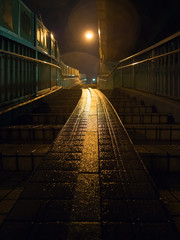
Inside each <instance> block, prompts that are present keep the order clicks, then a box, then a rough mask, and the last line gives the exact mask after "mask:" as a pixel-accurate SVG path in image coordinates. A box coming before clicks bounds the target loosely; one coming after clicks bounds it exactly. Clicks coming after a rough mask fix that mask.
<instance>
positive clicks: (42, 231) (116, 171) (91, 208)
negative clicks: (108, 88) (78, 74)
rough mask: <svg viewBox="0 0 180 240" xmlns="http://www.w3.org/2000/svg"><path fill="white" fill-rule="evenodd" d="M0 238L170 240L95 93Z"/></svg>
mask: <svg viewBox="0 0 180 240" xmlns="http://www.w3.org/2000/svg"><path fill="white" fill-rule="evenodd" d="M0 236H1V239H38V240H39V239H59V240H61V239H68V240H75V239H82V240H100V239H103V240H110V239H126V240H127V239H128V240H129V239H133V240H134V239H153V240H154V239H158V240H161V239H163V240H164V239H165V240H166V239H168V240H174V239H178V237H177V233H176V229H175V227H174V225H173V222H172V221H171V219H170V218H169V216H168V214H167V212H166V210H165V208H164V206H163V205H162V202H161V201H160V200H159V195H158V193H157V191H156V187H155V185H154V184H153V182H152V181H151V178H150V176H149V174H148V173H147V171H146V169H145V167H144V165H143V163H142V161H141V159H140V158H139V156H138V154H137V153H136V151H135V149H134V147H133V145H132V143H131V141H130V139H129V137H128V135H127V133H126V130H125V129H124V127H123V125H122V123H121V121H120V120H119V118H118V116H117V115H116V113H115V112H114V110H113V108H112V107H111V105H110V103H109V102H108V100H107V99H106V98H105V97H104V96H103V94H102V93H100V92H99V91H98V90H92V89H90V90H88V89H83V92H82V97H81V99H80V101H79V103H78V105H77V107H76V109H75V110H74V112H73V114H72V115H71V117H70V118H69V120H68V121H67V123H66V124H65V126H64V128H63V129H62V130H61V132H60V133H59V135H58V136H57V138H56V140H55V141H54V143H53V144H52V146H51V148H50V150H49V152H48V153H47V154H46V155H45V156H44V158H43V160H42V162H41V164H40V165H39V167H38V169H37V170H36V171H35V172H34V173H33V174H32V176H31V178H30V180H29V182H28V184H27V185H26V187H25V189H24V191H23V192H22V194H21V195H20V197H19V199H18V201H16V203H15V205H14V207H13V208H12V210H11V211H10V214H8V216H7V218H6V219H5V221H4V223H3V225H2V227H1V229H0Z"/></svg>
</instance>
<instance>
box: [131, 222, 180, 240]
mask: <svg viewBox="0 0 180 240" xmlns="http://www.w3.org/2000/svg"><path fill="white" fill-rule="evenodd" d="M134 228H135V231H136V233H135V238H133V239H136V240H139V239H147V240H152V239H153V240H170V239H171V240H177V239H178V238H177V235H176V232H175V229H174V228H173V226H172V225H171V224H170V223H143V224H140V225H136V227H134Z"/></svg>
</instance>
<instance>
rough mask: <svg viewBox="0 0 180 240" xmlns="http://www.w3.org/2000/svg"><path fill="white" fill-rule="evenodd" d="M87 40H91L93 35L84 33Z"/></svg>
mask: <svg viewBox="0 0 180 240" xmlns="http://www.w3.org/2000/svg"><path fill="white" fill-rule="evenodd" d="M85 36H86V38H87V39H92V38H93V33H92V32H86V34H85Z"/></svg>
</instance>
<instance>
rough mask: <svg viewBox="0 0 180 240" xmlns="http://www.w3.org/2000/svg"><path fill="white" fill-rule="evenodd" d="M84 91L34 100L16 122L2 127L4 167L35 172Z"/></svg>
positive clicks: (1, 162)
mask: <svg viewBox="0 0 180 240" xmlns="http://www.w3.org/2000/svg"><path fill="white" fill-rule="evenodd" d="M81 93H82V91H81V90H80V89H76V90H66V89H63V90H60V91H58V92H55V93H53V94H50V95H48V96H46V97H44V98H41V99H40V100H37V101H35V102H34V103H33V106H32V108H31V109H32V110H31V112H28V111H26V112H23V113H24V114H23V113H22V114H21V115H20V117H19V118H18V119H17V121H16V122H15V124H14V125H12V126H8V127H2V128H0V170H4V171H32V170H34V169H35V168H36V167H37V165H38V163H39V160H40V159H41V157H42V156H43V155H44V154H45V153H46V152H47V151H48V149H49V146H50V145H49V144H50V143H52V142H53V141H54V139H55V138H56V136H57V135H58V133H59V132H60V131H61V129H62V128H63V126H64V124H65V123H66V121H67V119H68V118H69V116H70V115H71V113H72V112H73V110H74V108H75V107H76V104H77V103H78V101H79V99H80V97H81Z"/></svg>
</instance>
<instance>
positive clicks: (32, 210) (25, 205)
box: [8, 200, 41, 221]
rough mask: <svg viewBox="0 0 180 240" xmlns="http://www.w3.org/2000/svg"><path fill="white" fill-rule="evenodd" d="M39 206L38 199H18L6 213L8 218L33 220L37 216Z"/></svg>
mask: <svg viewBox="0 0 180 240" xmlns="http://www.w3.org/2000/svg"><path fill="white" fill-rule="evenodd" d="M40 206H41V201H40V200H18V201H17V202H16V203H15V205H14V207H13V209H12V211H11V213H10V214H9V215H8V220H11V221H12V220H14V221H33V220H35V219H36V217H37V213H38V211H39V209H40Z"/></svg>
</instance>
